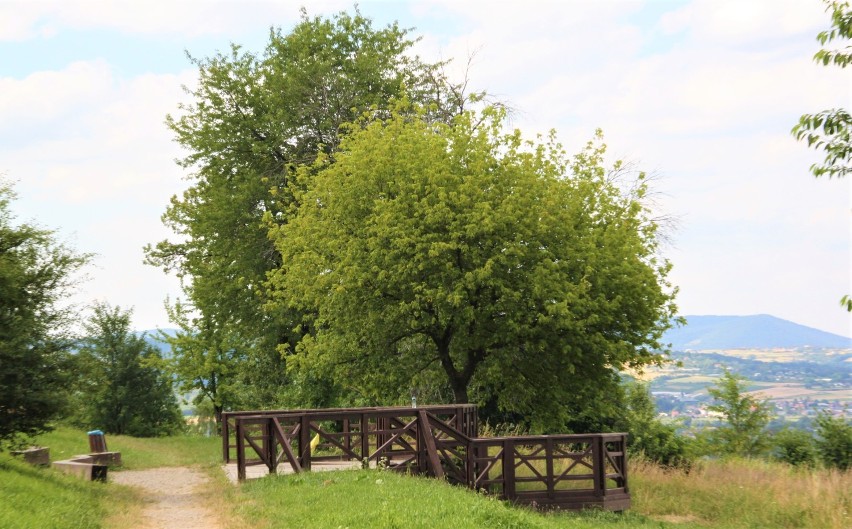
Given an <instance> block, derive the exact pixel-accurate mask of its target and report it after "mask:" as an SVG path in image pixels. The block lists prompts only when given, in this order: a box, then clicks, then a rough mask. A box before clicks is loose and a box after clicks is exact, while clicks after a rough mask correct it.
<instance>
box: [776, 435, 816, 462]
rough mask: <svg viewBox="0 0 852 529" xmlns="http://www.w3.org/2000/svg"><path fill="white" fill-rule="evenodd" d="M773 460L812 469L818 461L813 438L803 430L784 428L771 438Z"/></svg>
mask: <svg viewBox="0 0 852 529" xmlns="http://www.w3.org/2000/svg"><path fill="white" fill-rule="evenodd" d="M772 440H773V445H774V448H773V455H774V457H775V459H777V460H779V461H783V462H785V463H789V464H791V465H793V466H807V467H812V466H814V465H815V464H816V462H817V460H818V454H817V450H816V445H815V444H814V438H813V436H812V435H811V434H810V433H809V432H806V431H805V430H797V429H793V428H785V429H783V430H781V431H779V432H778V433H776V434H775V435H774V436H773V438H772Z"/></svg>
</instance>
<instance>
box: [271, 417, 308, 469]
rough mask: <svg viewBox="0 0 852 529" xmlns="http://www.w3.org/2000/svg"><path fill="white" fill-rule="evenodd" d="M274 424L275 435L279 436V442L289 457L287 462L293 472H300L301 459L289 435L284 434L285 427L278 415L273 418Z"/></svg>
mask: <svg viewBox="0 0 852 529" xmlns="http://www.w3.org/2000/svg"><path fill="white" fill-rule="evenodd" d="M272 426H273V428H275V435H276V436H277V437H278V443H279V444H280V445H281V451H282V452H284V454H285V455H286V457H287V462H288V463H290V468H292V469H293V472H295V473H297V474H298V473H299V472H301V471H302V465H300V464H299V459H298V458H297V457H296V455H295V454H294V453H293V447H292V446H290V440H289V439H288V437H287V435H285V434H284V428H283V427H282V426H281V423H280V422H279V421H278V418H277V417H273V418H272Z"/></svg>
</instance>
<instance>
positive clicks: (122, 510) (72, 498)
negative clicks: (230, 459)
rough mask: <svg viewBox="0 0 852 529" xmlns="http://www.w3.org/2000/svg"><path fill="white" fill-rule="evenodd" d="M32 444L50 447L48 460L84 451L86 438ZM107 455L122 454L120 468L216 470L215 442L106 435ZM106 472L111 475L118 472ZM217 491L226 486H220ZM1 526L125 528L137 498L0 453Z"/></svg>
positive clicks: (57, 434)
mask: <svg viewBox="0 0 852 529" xmlns="http://www.w3.org/2000/svg"><path fill="white" fill-rule="evenodd" d="M36 444H38V445H41V446H47V447H49V448H50V457H51V460H53V461H57V460H61V459H67V458H70V457H72V456H74V455H77V454H83V453H86V452H87V451H88V448H89V445H88V439H87V436H86V433H85V432H84V431H81V430H76V429H72V428H65V427H60V428H57V429H56V430H55V431H53V432H51V433H49V434H46V435H43V436H41V437H39V438H38V439H37V440H36ZM107 445H108V448H109V449H110V450H117V451H120V452H121V455H122V460H123V463H124V466H123V468H122V469H121V470H124V469H141V468H154V467H160V466H178V465H200V466H205V467H207V468H208V469H214V468H216V466H217V464H218V462H219V460H220V457H221V456H220V450H221V448H220V446H221V445H220V443H219V440H218V439H216V438H212V439H205V438H200V437H183V436H181V437H169V438H159V439H136V438H133V437H127V436H111V435H108V436H107ZM121 470H118V469H111V470H110V473H112V472H120V471H121ZM217 485H218V487H220V488H224V487H226V486H227V485H226V484H225V483H224V482H222V481H219V482H217ZM0 498H2V501H0V527H2V528H4V529H25V528H26V529H29V528H33V529H35V528H38V529H51V528H57V529H59V528H63V529H64V528H68V527H73V528H86V529H88V528H99V527H127V526H128V521H132V520H133V519H134V516H135V515H136V514H138V512H139V510H140V509H141V507H142V500H141V499H140V496H139V494H138V493H136V492H135V491H133V490H132V489H129V488H127V487H121V486H118V485H113V484H103V483H92V482H85V481H82V480H80V479H79V478H76V477H72V476H66V475H64V474H61V473H59V472H56V471H54V470H52V469H49V468H38V467H32V466H30V465H27V464H24V463H22V462H20V461H18V460H17V459H13V458H12V457H11V456H10V455H9V454H8V453H3V454H0Z"/></svg>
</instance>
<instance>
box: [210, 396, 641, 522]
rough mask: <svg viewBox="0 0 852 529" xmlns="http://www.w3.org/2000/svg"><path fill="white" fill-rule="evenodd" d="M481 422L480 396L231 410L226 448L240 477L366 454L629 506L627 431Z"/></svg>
mask: <svg viewBox="0 0 852 529" xmlns="http://www.w3.org/2000/svg"><path fill="white" fill-rule="evenodd" d="M477 428H478V419H477V413H476V407H475V406H473V405H452V406H426V407H420V408H347V409H327V410H278V411H252V412H230V413H226V414H225V415H224V416H223V432H222V439H223V456H224V459H225V461H226V462H228V461H230V460H231V451H232V450H235V451H236V454H235V456H236V461H237V475H238V478H239V479H240V480H244V479H245V478H246V468H247V467H249V466H252V465H265V466H266V467H267V469H268V470H269V472H271V473H274V472H276V471H277V470H278V468H279V465H281V464H286V465H289V467H290V468H291V469H292V471H293V472H302V471H305V470H310V469H311V464H312V462H313V463H317V464H318V463H320V462H325V461H357V462H362V463H364V464H370V465H377V464H380V465H382V466H386V467H387V468H389V469H393V470H407V471H410V472H413V473H418V474H426V475H430V476H434V477H438V478H444V479H447V480H448V481H450V482H452V483H458V484H464V485H465V486H468V487H471V488H474V489H477V490H485V491H487V492H489V493H492V494H495V495H498V496H499V497H501V498H504V499H507V500H510V501H514V502H518V503H523V504H529V505H534V506H537V507H541V508H565V509H582V508H586V507H592V506H595V507H602V508H606V509H611V510H624V509H627V508H628V507H629V506H630V493H629V490H628V487H627V460H626V434H622V433H613V434H597V433H595V434H584V435H533V436H520V437H493V438H476V432H477ZM316 437H318V438H319V439H318V441H319V445H318V447H317V450H314V449H312V447H311V440H312V439H315V438H316ZM249 454H251V458H250V457H249Z"/></svg>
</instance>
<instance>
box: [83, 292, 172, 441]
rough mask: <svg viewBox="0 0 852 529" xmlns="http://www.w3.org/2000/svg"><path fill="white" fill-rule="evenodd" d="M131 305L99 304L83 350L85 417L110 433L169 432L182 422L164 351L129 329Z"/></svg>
mask: <svg viewBox="0 0 852 529" xmlns="http://www.w3.org/2000/svg"><path fill="white" fill-rule="evenodd" d="M130 316H131V311H122V310H121V309H120V308H119V307H115V308H113V307H110V306H109V305H107V304H96V305H95V307H94V315H93V316H92V318H91V320H90V321H89V322H88V323H86V325H85V327H86V331H87V333H88V336H87V337H86V338H85V339H84V341H83V347H82V349H81V350H80V353H79V355H80V364H81V367H82V375H83V378H82V381H81V385H80V390H81V393H82V394H81V397H82V398H81V404H82V408H83V417H82V421H83V422H84V424H85V425H86V426H88V427H98V428H100V429H103V430H104V431H106V432H109V433H115V434H127V435H134V436H138V437H151V436H158V435H165V434H169V433H173V432H175V431H178V430H179V429H180V428H181V427H182V426H183V421H182V420H181V415H180V409H179V408H178V404H177V399H176V398H175V395H174V391H173V388H172V381H171V379H170V378H169V377H168V376H167V375H166V374H165V373H164V372H163V371H162V370H161V369H160V363H161V361H162V358H161V356H160V352H159V351H158V350H157V349H156V348H155V347H153V346H152V345H150V344H149V343H147V342H146V341H145V339H144V337H143V336H136V335H135V334H133V333H132V332H131V331H130Z"/></svg>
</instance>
